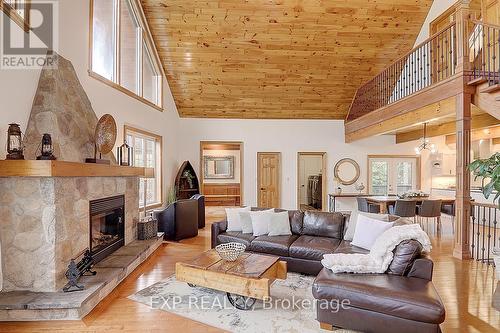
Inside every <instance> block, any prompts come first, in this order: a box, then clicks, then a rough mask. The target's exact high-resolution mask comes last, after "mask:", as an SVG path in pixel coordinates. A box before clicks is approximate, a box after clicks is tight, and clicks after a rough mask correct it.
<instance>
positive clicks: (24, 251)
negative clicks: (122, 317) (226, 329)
mask: <svg viewBox="0 0 500 333" xmlns="http://www.w3.org/2000/svg"><path fill="white" fill-rule="evenodd" d="M55 59H56V60H55V61H57V66H56V68H44V69H43V70H42V72H41V74H40V80H39V83H38V88H37V92H36V94H35V97H34V100H33V106H32V110H31V114H30V118H29V121H28V126H27V128H26V130H25V140H24V144H25V146H26V150H25V154H24V155H25V158H26V160H19V161H14V160H11V161H3V160H0V216H1V223H0V244H1V247H2V248H1V256H2V258H1V259H2V260H1V265H2V270H3V276H0V278H3V279H2V280H3V289H2V290H1V292H0V321H16V320H22V321H25V320H68V319H80V318H83V317H84V316H85V315H86V314H88V313H89V312H90V311H91V310H92V308H94V307H95V306H96V305H97V304H98V303H99V302H100V301H101V300H102V299H103V298H104V297H106V296H107V295H108V294H109V293H110V292H111V291H112V290H113V289H114V288H115V287H116V286H118V284H119V283H120V282H121V281H123V279H124V278H125V277H127V276H128V275H129V274H130V273H131V272H132V271H133V270H134V269H135V268H136V267H137V266H138V265H139V264H140V263H141V262H143V261H144V260H146V259H147V258H148V257H149V256H150V255H151V254H152V253H153V252H154V251H155V250H156V249H158V247H159V246H160V245H161V243H162V238H163V235H161V234H160V235H158V237H156V238H152V239H149V240H144V241H142V240H141V241H139V240H137V220H138V218H139V179H140V178H141V177H146V178H147V177H152V176H153V170H152V169H148V168H136V167H122V166H117V165H116V162H115V159H114V156H113V155H112V154H109V155H107V156H103V157H104V158H106V159H109V160H110V161H111V165H103V164H87V163H82V162H83V161H84V160H85V158H86V157H92V156H93V154H94V142H93V136H94V134H93V133H94V130H95V126H96V124H97V117H96V115H95V113H94V111H93V110H92V106H91V104H90V101H89V100H88V97H87V95H86V93H85V91H84V90H83V87H82V86H81V85H80V82H79V80H78V77H77V76H76V73H75V71H74V69H73V66H72V65H71V63H70V62H69V61H67V60H66V59H64V58H62V57H60V56H57V57H56V58H55ZM43 133H50V134H51V135H52V140H53V143H54V148H55V149H54V154H55V155H56V157H57V160H56V161H38V160H35V157H36V155H37V147H38V145H39V143H40V140H41V137H42V134H43ZM87 249H89V250H90V251H91V252H92V254H93V255H94V257H95V261H97V264H95V265H94V266H93V270H95V272H96V273H97V274H96V275H87V276H82V277H80V279H79V281H78V282H79V284H81V285H82V286H83V288H84V289H83V290H81V291H75V292H68V293H67V292H63V290H62V288H63V286H64V285H65V284H66V283H67V278H66V276H65V273H66V270H67V267H68V264H69V263H70V261H71V260H72V259H75V260H77V261H78V260H79V259H80V258H81V255H82V253H83V252H85V251H86V250H87Z"/></svg>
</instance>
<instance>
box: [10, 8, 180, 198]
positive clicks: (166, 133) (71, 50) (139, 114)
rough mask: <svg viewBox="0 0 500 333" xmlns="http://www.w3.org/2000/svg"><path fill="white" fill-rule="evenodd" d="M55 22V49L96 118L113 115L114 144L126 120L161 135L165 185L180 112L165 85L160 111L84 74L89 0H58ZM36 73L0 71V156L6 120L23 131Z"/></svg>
mask: <svg viewBox="0 0 500 333" xmlns="http://www.w3.org/2000/svg"><path fill="white" fill-rule="evenodd" d="M1 15H4V14H3V12H2V14H1ZM59 27H64V29H59V54H60V55H62V56H63V57H65V58H66V59H69V60H70V61H71V62H72V63H73V66H74V67H75V70H76V73H77V75H78V78H79V79H80V82H81V84H82V86H83V88H84V89H85V91H86V92H87V95H88V97H89V99H90V101H91V103H92V107H93V109H94V111H95V113H96V115H97V117H100V116H102V115H103V114H105V113H109V114H111V115H113V117H114V118H115V120H116V123H117V126H118V139H117V146H119V145H121V144H122V143H123V125H124V124H128V125H132V126H134V127H137V128H141V129H145V130H148V131H150V132H154V133H156V134H159V135H161V136H162V137H163V172H164V175H165V178H164V179H165V181H164V182H163V184H164V188H166V187H167V186H169V185H170V182H171V180H172V178H173V177H174V176H175V173H176V172H177V168H178V167H179V165H178V162H177V159H176V156H177V149H178V141H177V132H178V121H179V117H178V114H177V108H176V106H175V103H174V100H173V98H172V95H171V93H170V89H169V87H168V84H167V83H166V82H165V84H164V99H163V101H164V106H165V111H164V112H160V111H157V110H156V109H154V108H151V107H149V106H147V105H146V104H144V103H142V102H140V101H138V100H136V99H134V98H132V97H130V96H127V95H126V94H124V93H122V92H120V91H118V90H116V89H114V88H111V87H109V86H107V85H105V84H103V83H101V82H100V81H97V80H95V79H93V78H91V77H90V76H89V75H88V72H87V71H88V68H89V64H88V54H89V53H88V51H89V50H88V45H89V42H88V41H89V0H78V1H76V0H71V1H69V0H65V1H62V0H61V1H59ZM39 75H40V71H39V70H0V101H1V107H0V119H2V121H1V122H0V158H1V159H3V158H5V153H6V152H5V147H6V137H7V134H6V133H7V127H8V123H11V122H17V123H19V124H21V129H22V130H23V131H24V130H25V129H26V124H27V122H28V118H29V114H30V111H31V105H32V102H33V97H34V94H35V91H36V87H37V84H38V78H39ZM166 193H167V192H166V191H164V194H165V195H166Z"/></svg>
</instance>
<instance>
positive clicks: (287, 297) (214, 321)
mask: <svg viewBox="0 0 500 333" xmlns="http://www.w3.org/2000/svg"><path fill="white" fill-rule="evenodd" d="M313 280H314V278H313V277H310V276H305V275H300V274H290V273H289V274H288V277H287V279H286V280H276V281H275V282H274V283H273V285H272V286H271V295H272V297H271V300H269V301H267V302H263V301H257V302H256V303H255V305H254V307H253V310H249V311H243V310H237V309H235V308H234V307H233V306H232V305H231V303H230V302H229V301H228V299H227V297H226V293H223V292H220V291H216V290H212V289H207V288H202V287H190V286H188V285H187V284H186V283H184V282H179V281H176V280H175V277H174V276H170V277H169V278H167V279H165V280H163V281H161V282H158V283H155V284H154V285H152V286H150V287H148V288H146V289H143V290H141V291H139V292H138V293H136V294H134V295H131V296H129V297H128V298H129V299H131V300H134V301H137V302H140V303H143V304H146V305H148V306H150V307H152V308H155V309H159V310H163V311H168V312H171V313H174V314H177V315H179V316H183V317H186V318H189V319H192V320H195V321H198V322H201V323H204V324H207V325H210V326H213V327H217V328H220V329H223V330H226V331H230V332H235V333H239V332H245V333H248V332H252V333H260V332H262V333H270V332H289V333H294V332H296V333H299V332H300V333H308V332H318V331H319V323H318V321H317V320H316V309H315V308H314V306H315V305H314V297H313V295H312V293H311V286H312V283H313ZM335 332H338V333H344V332H345V333H347V332H353V331H348V330H336V331H335Z"/></svg>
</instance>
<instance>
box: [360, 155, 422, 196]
mask: <svg viewBox="0 0 500 333" xmlns="http://www.w3.org/2000/svg"><path fill="white" fill-rule="evenodd" d="M409 159H412V160H415V174H414V175H413V177H414V179H415V184H414V185H415V188H413V189H412V190H420V188H421V167H420V157H419V156H416V155H368V161H367V168H368V172H367V174H368V179H367V181H366V183H367V186H368V193H369V194H372V182H371V179H372V168H371V161H385V162H387V163H388V165H389V170H388V179H387V187H388V193H387V195H390V194H395V193H396V192H397V181H396V179H394V176H395V175H394V174H392V175H391V169H392V170H395V169H394V166H395V165H396V163H397V162H399V161H404V160H409ZM391 185H392V187H393V188H392V193H391Z"/></svg>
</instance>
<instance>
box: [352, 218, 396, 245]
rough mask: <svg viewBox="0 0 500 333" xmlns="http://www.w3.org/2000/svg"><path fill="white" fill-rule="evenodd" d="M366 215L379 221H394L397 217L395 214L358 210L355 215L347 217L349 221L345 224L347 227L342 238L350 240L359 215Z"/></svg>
mask: <svg viewBox="0 0 500 333" xmlns="http://www.w3.org/2000/svg"><path fill="white" fill-rule="evenodd" d="M361 215H363V216H367V217H370V218H372V219H375V220H379V221H384V222H395V221H396V220H398V219H399V217H398V216H395V215H389V214H376V213H365V212H359V213H358V214H357V216H353V215H351V217H350V218H349V222H348V224H347V229H346V232H345V234H344V240H346V241H352V239H353V237H354V232H355V231H356V224H357V221H358V219H359V216H361Z"/></svg>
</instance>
